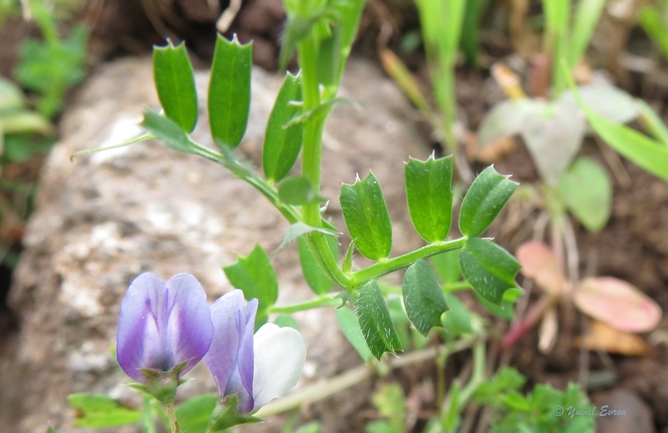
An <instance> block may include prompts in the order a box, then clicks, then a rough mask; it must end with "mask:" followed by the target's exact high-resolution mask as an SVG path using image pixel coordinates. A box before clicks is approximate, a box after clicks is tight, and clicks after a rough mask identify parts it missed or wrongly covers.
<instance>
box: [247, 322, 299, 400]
mask: <svg viewBox="0 0 668 433" xmlns="http://www.w3.org/2000/svg"><path fill="white" fill-rule="evenodd" d="M253 347H254V349H255V366H254V370H253V376H254V377H253V398H254V399H255V406H254V409H255V410H257V409H259V408H260V407H262V406H264V405H265V404H267V403H269V402H270V401H271V400H273V399H275V398H279V397H282V396H283V395H285V394H286V393H287V392H288V391H289V390H290V389H291V388H292V387H293V386H295V385H296V384H297V381H299V377H300V376H301V373H302V368H303V367H304V361H306V345H305V344H304V338H303V337H302V335H301V334H300V333H299V332H298V331H296V330H294V329H292V328H279V327H278V326H276V325H274V324H273V323H267V324H266V325H263V326H262V327H261V328H260V329H259V330H258V331H257V332H256V333H255V341H254V344H253Z"/></svg>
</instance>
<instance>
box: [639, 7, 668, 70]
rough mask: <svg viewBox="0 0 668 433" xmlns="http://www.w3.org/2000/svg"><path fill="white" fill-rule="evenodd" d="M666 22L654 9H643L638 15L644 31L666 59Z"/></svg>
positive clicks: (667, 45)
mask: <svg viewBox="0 0 668 433" xmlns="http://www.w3.org/2000/svg"><path fill="white" fill-rule="evenodd" d="M664 10H665V5H664ZM664 16H665V15H664ZM664 20H665V19H664V18H663V17H662V16H661V12H660V11H659V10H657V9H655V8H653V7H648V6H644V7H641V8H640V12H639V13H638V21H639V23H640V26H641V27H642V29H643V30H644V31H645V33H647V36H649V37H650V38H651V39H652V41H653V42H654V43H655V44H656V46H657V47H658V48H659V50H661V53H662V54H663V55H664V57H668V31H667V30H666V25H665V24H664V23H665V21H664Z"/></svg>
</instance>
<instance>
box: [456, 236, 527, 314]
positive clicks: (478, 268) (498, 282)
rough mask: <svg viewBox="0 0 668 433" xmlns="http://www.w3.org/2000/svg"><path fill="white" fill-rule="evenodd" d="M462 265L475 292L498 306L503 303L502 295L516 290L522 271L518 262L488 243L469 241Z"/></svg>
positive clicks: (496, 246) (461, 261)
mask: <svg viewBox="0 0 668 433" xmlns="http://www.w3.org/2000/svg"><path fill="white" fill-rule="evenodd" d="M459 264H460V266H461V267H462V272H463V273H464V277H466V279H467V280H468V282H469V283H471V286H473V289H474V290H475V291H476V292H477V293H479V294H480V295H481V296H482V297H483V298H485V299H487V300H489V301H491V302H493V303H495V304H497V305H500V304H501V301H502V300H503V292H505V291H506V290H507V289H510V288H514V287H517V285H516V284H515V275H516V274H517V271H519V269H520V264H519V262H518V261H517V260H515V258H514V257H513V256H511V255H510V254H509V253H508V252H507V251H506V250H504V249H503V248H501V247H500V246H498V245H496V244H494V243H493V242H491V241H489V240H485V239H480V238H471V239H469V240H467V241H466V244H464V247H463V248H462V250H461V252H460V253H459Z"/></svg>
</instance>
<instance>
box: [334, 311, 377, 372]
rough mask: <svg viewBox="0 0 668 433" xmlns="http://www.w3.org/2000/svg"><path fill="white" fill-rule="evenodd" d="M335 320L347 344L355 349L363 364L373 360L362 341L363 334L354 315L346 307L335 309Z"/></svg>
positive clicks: (367, 347)
mask: <svg viewBox="0 0 668 433" xmlns="http://www.w3.org/2000/svg"><path fill="white" fill-rule="evenodd" d="M336 320H337V321H338V322H339V326H340V327H341V332H343V335H344V336H345V337H346V339H347V340H348V342H349V343H350V344H351V346H353V347H354V348H355V350H356V351H357V353H359V355H360V357H362V360H363V361H364V362H367V361H369V360H370V359H371V358H373V354H372V353H371V351H370V350H369V346H367V344H366V341H365V340H364V334H362V330H361V328H360V324H359V321H358V320H357V316H356V315H355V313H354V312H353V311H352V310H351V309H350V308H346V307H341V308H338V309H336Z"/></svg>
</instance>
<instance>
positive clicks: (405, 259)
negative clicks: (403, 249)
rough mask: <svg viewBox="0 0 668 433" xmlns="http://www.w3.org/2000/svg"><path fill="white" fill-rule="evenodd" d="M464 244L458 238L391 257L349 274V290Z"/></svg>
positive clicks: (464, 239) (461, 239)
mask: <svg viewBox="0 0 668 433" xmlns="http://www.w3.org/2000/svg"><path fill="white" fill-rule="evenodd" d="M465 243H466V238H459V239H455V240H452V241H442V242H434V243H432V244H429V245H425V246H424V247H422V248H418V249H417V250H415V251H411V252H410V253H407V254H404V255H401V256H398V257H393V258H391V259H385V260H381V261H379V262H376V263H374V264H373V265H371V266H369V267H367V268H365V269H362V270H359V271H357V272H353V273H352V274H350V280H351V284H352V286H351V287H349V288H357V287H360V286H362V285H364V284H365V283H367V282H369V281H371V280H376V279H378V278H380V277H382V276H383V275H387V274H389V273H391V272H394V271H398V270H399V269H403V268H407V267H408V266H410V265H412V264H413V263H415V261H417V260H418V259H425V258H427V257H431V256H435V255H436V254H439V253H444V252H446V251H452V250H457V249H460V248H462V247H463V246H464V244H465Z"/></svg>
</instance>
